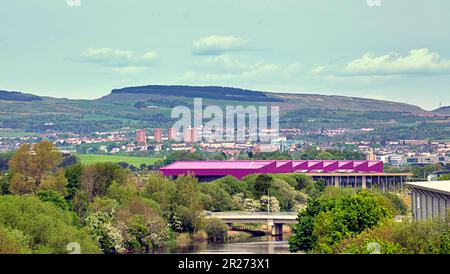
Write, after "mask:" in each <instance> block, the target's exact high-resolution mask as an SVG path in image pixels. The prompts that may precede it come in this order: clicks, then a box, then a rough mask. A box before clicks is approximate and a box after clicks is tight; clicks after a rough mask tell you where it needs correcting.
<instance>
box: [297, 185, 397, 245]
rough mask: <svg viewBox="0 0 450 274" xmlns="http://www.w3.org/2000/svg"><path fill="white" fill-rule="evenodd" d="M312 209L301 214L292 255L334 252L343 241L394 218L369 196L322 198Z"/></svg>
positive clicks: (313, 204)
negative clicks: (307, 251) (336, 245)
mask: <svg viewBox="0 0 450 274" xmlns="http://www.w3.org/2000/svg"><path fill="white" fill-rule="evenodd" d="M309 207H310V205H308V209H307V210H306V211H305V212H304V213H300V214H299V224H298V225H297V226H296V227H295V229H294V230H295V232H294V235H295V236H294V237H293V238H292V239H291V241H290V249H291V250H292V251H298V250H314V251H315V252H319V253H329V252H332V250H333V247H334V245H335V244H337V243H339V242H340V241H341V240H343V239H345V238H347V237H350V236H357V235H359V234H360V233H362V232H363V231H364V230H365V229H368V228H373V227H375V226H377V225H378V224H380V223H381V222H382V221H383V220H386V219H387V218H389V217H390V216H391V213H390V212H389V210H388V209H387V208H385V207H383V206H382V205H381V204H380V202H379V200H378V198H377V197H375V196H374V195H373V194H370V193H367V192H360V193H356V194H347V193H344V194H343V195H342V196H341V197H337V198H336V197H324V198H319V199H316V200H315V201H313V202H312V208H311V209H309Z"/></svg>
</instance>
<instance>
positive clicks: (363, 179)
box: [361, 176, 367, 189]
mask: <svg viewBox="0 0 450 274" xmlns="http://www.w3.org/2000/svg"><path fill="white" fill-rule="evenodd" d="M361 186H362V188H363V189H366V188H367V178H366V176H362V181H361Z"/></svg>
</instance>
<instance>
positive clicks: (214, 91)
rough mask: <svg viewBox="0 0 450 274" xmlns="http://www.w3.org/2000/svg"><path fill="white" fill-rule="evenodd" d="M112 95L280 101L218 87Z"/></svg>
mask: <svg viewBox="0 0 450 274" xmlns="http://www.w3.org/2000/svg"><path fill="white" fill-rule="evenodd" d="M111 94H113V95H116V94H139V95H160V96H175V97H191V98H196V97H197V98H206V99H215V100H238V101H255V102H277V101H280V100H278V99H275V98H273V97H269V96H267V94H266V93H264V92H260V91H253V90H246V89H240V88H230V87H217V86H205V87H195V86H163V85H150V86H141V87H127V88H122V89H114V90H113V91H112V92H111Z"/></svg>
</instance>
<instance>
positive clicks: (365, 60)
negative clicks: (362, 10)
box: [311, 48, 450, 76]
mask: <svg viewBox="0 0 450 274" xmlns="http://www.w3.org/2000/svg"><path fill="white" fill-rule="evenodd" d="M311 74H312V75H321V74H322V75H323V74H334V75H337V76H401V75H445V74H450V60H446V59H443V58H442V57H440V56H439V54H437V53H435V52H431V51H430V50H429V49H427V48H422V49H413V50H411V51H410V52H409V53H408V54H406V55H404V56H402V55H400V54H398V53H396V52H391V53H388V54H386V55H381V56H376V55H374V54H371V53H366V54H364V55H363V56H362V57H360V58H358V59H355V60H353V61H351V62H349V63H348V64H346V65H345V66H341V67H339V66H336V65H334V66H318V67H316V68H314V69H313V70H311Z"/></svg>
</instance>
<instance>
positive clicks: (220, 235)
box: [205, 218, 228, 241]
mask: <svg viewBox="0 0 450 274" xmlns="http://www.w3.org/2000/svg"><path fill="white" fill-rule="evenodd" d="M205 231H206V234H207V235H208V239H209V240H210V241H223V240H224V239H225V237H226V236H227V233H228V226H227V225H226V224H225V223H224V222H223V221H222V220H221V219H219V218H210V219H207V220H206V221H205Z"/></svg>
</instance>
